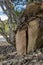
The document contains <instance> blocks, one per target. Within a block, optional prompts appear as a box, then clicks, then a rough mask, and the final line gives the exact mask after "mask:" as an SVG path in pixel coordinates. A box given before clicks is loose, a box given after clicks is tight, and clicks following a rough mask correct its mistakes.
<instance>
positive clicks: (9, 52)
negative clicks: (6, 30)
mask: <svg viewBox="0 0 43 65" xmlns="http://www.w3.org/2000/svg"><path fill="white" fill-rule="evenodd" d="M0 65H43V48H40V49H37V50H36V51H32V52H30V53H28V54H26V55H23V56H20V55H19V56H18V55H17V53H16V49H15V48H14V46H12V45H10V44H8V43H7V42H6V43H3V44H2V42H1V43H0Z"/></svg>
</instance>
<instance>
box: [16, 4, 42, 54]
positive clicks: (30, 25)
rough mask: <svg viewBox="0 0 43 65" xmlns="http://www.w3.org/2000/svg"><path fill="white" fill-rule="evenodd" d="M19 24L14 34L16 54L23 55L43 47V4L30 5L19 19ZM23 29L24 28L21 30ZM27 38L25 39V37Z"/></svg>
mask: <svg viewBox="0 0 43 65" xmlns="http://www.w3.org/2000/svg"><path fill="white" fill-rule="evenodd" d="M20 20H21V23H20V26H21V27H20V26H19V28H18V30H20V29H21V30H22V29H25V28H26V29H28V30H27V32H28V33H26V31H25V30H22V31H21V30H20V31H17V34H16V48H17V52H19V53H20V54H24V52H25V53H26V52H29V51H32V50H35V49H37V48H40V47H41V46H43V3H31V4H29V5H28V6H27V8H26V10H25V11H24V12H23V14H22V15H21V17H20ZM23 27H25V28H23ZM26 36H27V37H28V38H27V37H26Z"/></svg>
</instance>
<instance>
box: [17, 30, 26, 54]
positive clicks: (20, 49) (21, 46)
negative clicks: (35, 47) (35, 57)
mask: <svg viewBox="0 0 43 65" xmlns="http://www.w3.org/2000/svg"><path fill="white" fill-rule="evenodd" d="M16 49H17V53H18V54H20V55H22V54H26V32H25V30H21V31H17V34H16Z"/></svg>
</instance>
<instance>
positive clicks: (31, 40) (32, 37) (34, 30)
mask: <svg viewBox="0 0 43 65" xmlns="http://www.w3.org/2000/svg"><path fill="white" fill-rule="evenodd" d="M38 32H39V21H38V19H36V20H33V21H31V22H30V23H29V26H28V50H27V52H28V53H29V51H33V50H34V49H35V47H36V46H35V44H36V39H37V37H38Z"/></svg>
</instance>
